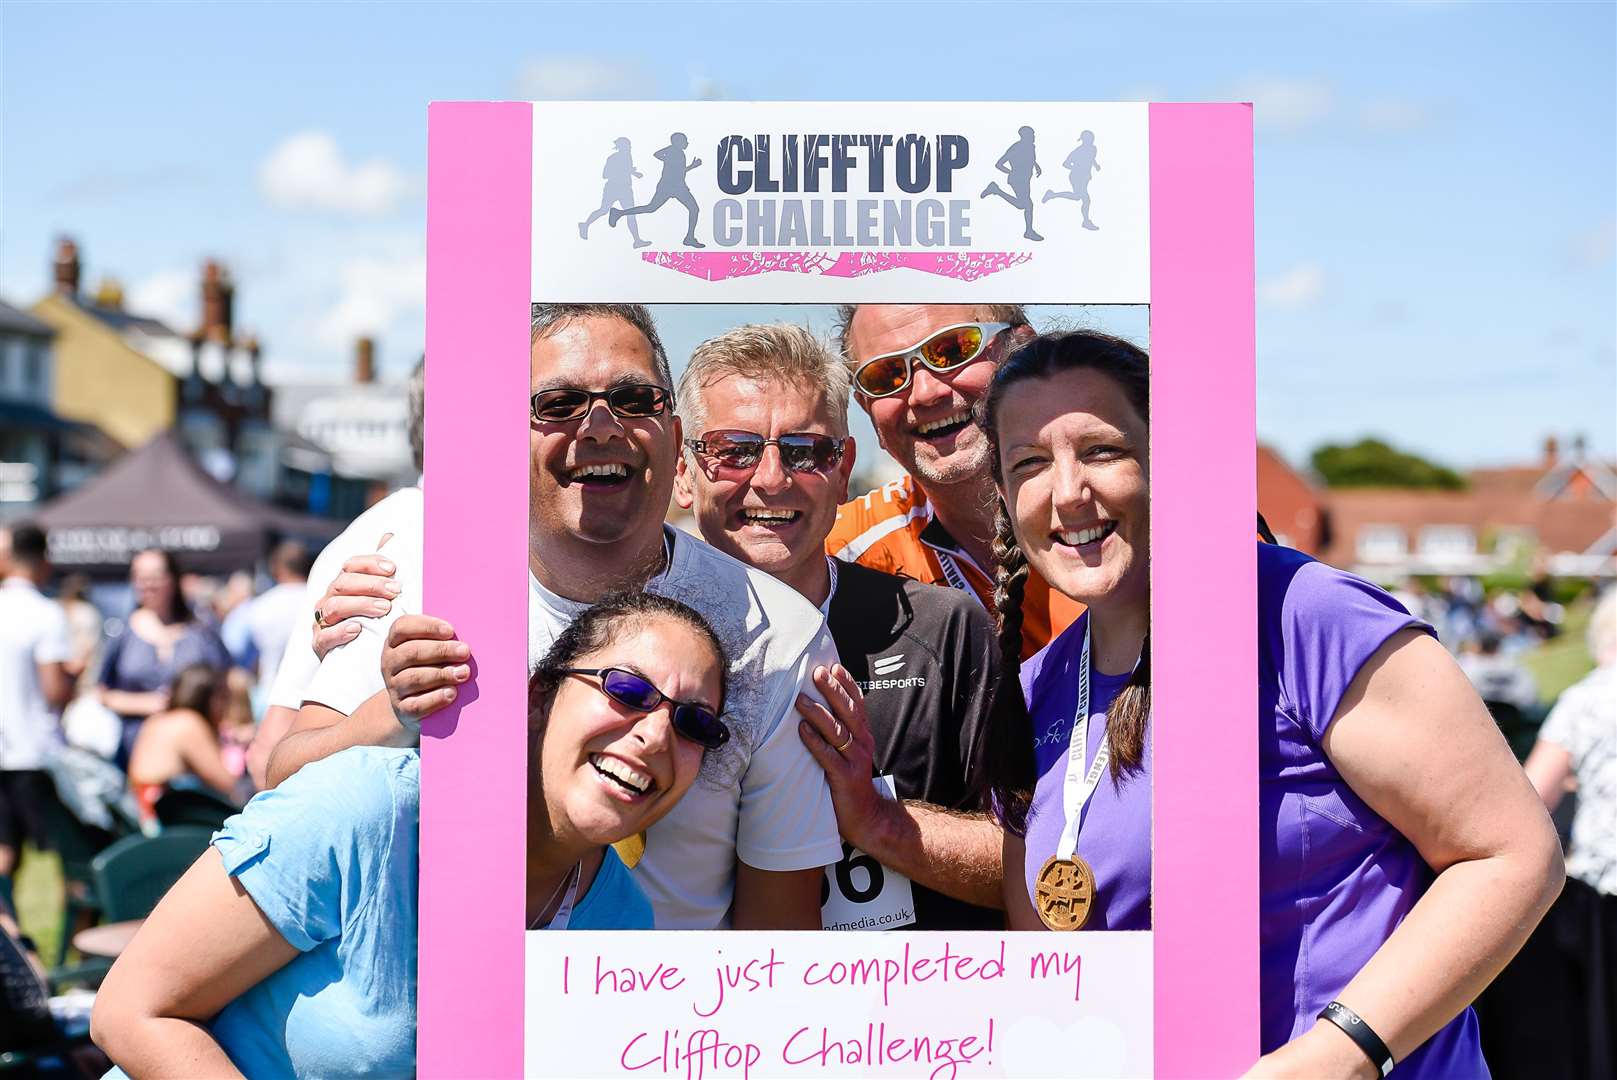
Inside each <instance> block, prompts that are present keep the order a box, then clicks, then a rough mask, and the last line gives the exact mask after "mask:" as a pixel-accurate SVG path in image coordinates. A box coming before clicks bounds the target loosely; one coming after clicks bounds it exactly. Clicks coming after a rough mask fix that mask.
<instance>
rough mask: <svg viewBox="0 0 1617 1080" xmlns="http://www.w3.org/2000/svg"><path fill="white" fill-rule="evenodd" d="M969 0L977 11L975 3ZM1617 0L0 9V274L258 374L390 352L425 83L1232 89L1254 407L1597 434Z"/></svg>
mask: <svg viewBox="0 0 1617 1080" xmlns="http://www.w3.org/2000/svg"><path fill="white" fill-rule="evenodd" d="M990 16H991V19H990ZM1614 43H1617V6H1614V5H1611V4H1605V3H1589V4H1547V3H1540V4H1532V5H1527V4H1520V5H1517V4H1483V3H1476V4H1472V3H1416V4H1362V5H1360V4H1355V5H1347V4H1340V5H1294V6H1288V5H1281V4H1263V5H1214V4H1197V5H1172V4H1151V5H1130V6H1112V5H1086V6H1067V5H1054V4H1039V5H1016V4H1011V3H1000V4H995V5H991V6H985V5H983V4H981V3H970V4H960V5H953V4H945V3H926V4H886V5H884V4H879V3H871V2H860V3H851V4H821V5H815V6H809V5H798V4H792V5H786V4H765V3H755V4H748V5H731V4H713V5H692V4H676V3H660V4H647V5H640V4H621V5H608V4H596V5H588V6H586V5H573V4H553V5H552V4H547V5H532V6H518V5H514V4H501V5H487V6H484V5H472V4H456V5H452V6H450V5H427V4H413V5H388V4H367V5H340V4H320V5H314V4H281V5H252V4H230V5H225V4H213V5H201V4H184V5H181V4H162V5H141V4H128V3H126V4H116V5H114V4H94V5H90V4H84V5H77V4H67V3H54V4H49V5H44V4H29V3H17V2H15V0H13V2H11V3H7V4H5V5H3V6H0V102H3V108H4V112H3V115H0V155H3V156H0V184H3V187H0V296H4V297H5V298H6V299H7V300H10V301H12V302H14V303H22V304H28V303H32V302H33V301H34V300H35V299H37V298H38V297H39V296H40V295H41V294H42V293H43V292H44V291H45V289H46V288H47V287H48V285H49V256H50V252H51V249H52V244H53V240H54V237H55V236H56V235H58V234H60V233H64V232H65V233H69V234H71V235H73V236H74V237H76V238H77V239H78V241H79V243H80V246H81V248H82V250H83V253H84V261H85V273H86V278H87V285H89V286H90V287H93V286H94V285H95V284H96V283H97V282H98V281H99V280H100V278H101V277H103V276H106V275H111V276H114V277H116V278H117V279H118V280H119V281H120V282H121V283H122V284H123V286H124V288H125V292H126V295H127V296H128V297H129V298H130V301H131V306H136V304H137V303H138V304H139V306H141V307H144V308H147V309H150V310H152V311H153V312H154V313H157V314H160V315H164V316H167V317H169V318H172V319H174V320H175V321H177V322H178V323H180V324H181V325H182V326H184V327H187V328H188V327H189V326H190V325H191V324H193V323H194V322H195V320H196V317H197V314H198V313H197V288H198V286H197V280H198V273H199V270H198V268H199V265H200V263H201V261H202V259H203V258H205V257H207V256H215V257H219V258H221V259H224V260H225V261H227V262H228V263H229V265H230V267H231V269H232V271H233V272H234V275H235V277H236V280H237V301H236V302H237V322H238V324H239V325H241V326H244V327H247V328H251V329H254V330H256V331H257V332H258V333H259V335H260V336H261V337H262V339H263V340H264V342H265V344H266V361H267V363H268V364H269V366H270V370H271V372H272V373H298V374H301V373H306V372H310V371H314V372H324V373H328V374H331V375H333V376H335V375H336V374H337V373H339V372H342V371H345V370H346V369H347V366H348V362H349V361H348V358H349V355H350V352H351V340H352V338H353V337H354V336H355V335H356V334H358V333H362V332H370V333H374V334H376V335H378V336H379V338H380V340H381V348H380V353H381V360H382V363H383V366H384V370H389V371H394V372H397V371H400V370H402V369H404V368H405V367H407V366H408V364H409V363H411V362H412V361H413V359H414V357H415V355H416V354H417V353H418V352H419V349H420V341H421V334H422V310H421V289H422V270H423V260H424V240H423V236H424V226H423V216H424V202H423V197H422V178H423V176H424V173H425V143H426V107H425V106H426V103H427V102H428V101H431V100H440V99H487V98H513V97H518V98H521V97H546V98H551V97H611V98H685V97H725V98H737V99H748V98H757V99H809V100H813V99H825V100H860V99H872V100H882V99H917V100H926V99H934V100H950V99H959V100H971V99H981V100H1001V99H1003V100H1018V99H1033V100H1117V99H1131V100H1133V99H1156V100H1252V101H1254V102H1255V104H1256V114H1255V115H1256V123H1257V126H1258V132H1257V222H1258V294H1259V307H1258V320H1259V321H1258V386H1259V401H1258V417H1259V432H1260V434H1261V435H1262V436H1263V437H1264V438H1265V439H1267V440H1269V441H1270V442H1272V443H1274V444H1275V445H1277V446H1278V447H1279V448H1280V449H1282V451H1283V452H1285V453H1286V454H1287V455H1288V456H1290V457H1291V458H1293V460H1298V459H1300V458H1302V457H1303V456H1304V455H1305V454H1306V452H1307V451H1308V450H1309V449H1311V448H1312V447H1314V446H1316V445H1318V444H1319V443H1321V442H1323V441H1326V440H1332V439H1335V440H1341V439H1350V438H1357V437H1358V436H1360V435H1363V434H1378V435H1381V436H1383V437H1385V438H1387V439H1389V440H1391V441H1392V442H1394V443H1397V444H1399V445H1402V446H1406V447H1410V448H1413V449H1416V450H1419V451H1421V452H1424V453H1427V454H1430V455H1432V456H1435V457H1438V458H1440V459H1442V460H1444V461H1446V462H1450V463H1454V464H1460V465H1470V464H1482V463H1502V462H1511V461H1519V460H1522V459H1527V458H1532V457H1535V456H1536V455H1537V454H1538V452H1539V447H1540V444H1541V442H1542V440H1543V438H1544V436H1545V435H1548V434H1556V435H1558V436H1560V437H1561V439H1562V442H1563V444H1565V443H1566V442H1567V440H1568V439H1569V438H1570V437H1571V436H1573V435H1575V434H1578V433H1583V434H1585V435H1586V436H1587V437H1588V438H1589V440H1590V444H1591V446H1592V447H1593V448H1594V449H1595V450H1596V451H1598V452H1599V453H1601V454H1602V455H1604V456H1607V457H1611V456H1614V455H1617V422H1614V421H1617V344H1614V336H1617V330H1614V327H1617V260H1614V256H1613V248H1614V242H1617V224H1614V205H1617V76H1614V71H1617V63H1614V53H1617V44H1614Z"/></svg>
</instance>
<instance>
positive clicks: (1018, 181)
mask: <svg viewBox="0 0 1617 1080" xmlns="http://www.w3.org/2000/svg"><path fill="white" fill-rule="evenodd" d="M1017 134H1018V135H1020V136H1021V138H1019V139H1017V140H1016V141H1015V142H1014V143H1012V144H1011V145H1010V147H1009V148H1008V149H1007V150H1006V151H1005V152H1004V153H1003V154H1001V155H1000V157H999V160H998V161H996V162H994V168H996V169H998V170H999V171H1000V172H1002V173H1004V174H1005V182H1006V183H1007V184H1009V185H1011V192H1012V193H1014V195H1012V194H1006V192H1005V190H1004V189H1003V188H1001V187H1000V186H999V184H997V183H995V182H994V181H992V180H990V181H989V182H988V186H987V187H985V188H983V193H982V195H981V196H979V198H984V199H986V198H988V196H990V195H998V196H999V197H1000V198H1002V199H1004V200H1005V201H1006V202H1008V203H1010V204H1011V205H1012V206H1014V207H1016V208H1017V209H1018V210H1020V211H1022V221H1023V223H1025V224H1026V225H1027V229H1026V231H1024V232H1023V233H1022V235H1023V236H1025V237H1027V238H1028V239H1029V240H1043V239H1044V237H1042V236H1040V235H1039V234H1038V233H1036V232H1034V231H1033V178H1034V177H1035V176H1042V175H1043V174H1044V170H1043V169H1041V168H1039V163H1038V162H1037V161H1035V160H1034V150H1033V129H1032V128H1030V127H1021V128H1018V129H1017Z"/></svg>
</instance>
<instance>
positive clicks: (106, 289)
mask: <svg viewBox="0 0 1617 1080" xmlns="http://www.w3.org/2000/svg"><path fill="white" fill-rule="evenodd" d="M95 306H96V307H98V308H110V309H112V310H113V311H122V310H123V307H124V287H123V285H122V284H120V283H119V281H118V279H117V278H110V277H109V278H102V279H101V284H100V286H98V287H97V288H96V290H95Z"/></svg>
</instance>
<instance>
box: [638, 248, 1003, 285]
mask: <svg viewBox="0 0 1617 1080" xmlns="http://www.w3.org/2000/svg"><path fill="white" fill-rule="evenodd" d="M640 257H641V258H642V259H644V260H645V261H646V262H648V263H652V264H653V265H656V266H666V267H668V268H669V269H670V270H678V271H679V272H680V273H682V274H689V275H690V276H691V277H698V278H702V279H703V280H704V281H724V280H726V279H727V278H739V277H752V276H754V275H756V274H769V273H775V272H785V273H792V274H823V275H824V276H826V277H841V278H854V277H865V276H867V275H870V274H880V273H883V272H885V271H887V270H900V269H903V270H919V271H921V272H922V273H926V274H937V275H938V276H939V277H947V278H954V279H955V280H956V281H976V280H977V279H978V278H981V277H987V276H988V275H989V274H997V273H999V272H1000V271H1001V270H1005V269H1007V268H1009V267H1012V266H1016V265H1018V264H1020V263H1025V262H1027V261H1028V260H1029V259H1031V258H1033V256H1032V254H1030V253H1029V252H1025V251H969V252H968V251H939V252H931V251H844V252H842V253H841V254H840V255H837V256H835V257H833V256H831V255H830V254H828V253H825V252H813V251H741V252H724V251H647V252H644V253H642V254H641V256H640Z"/></svg>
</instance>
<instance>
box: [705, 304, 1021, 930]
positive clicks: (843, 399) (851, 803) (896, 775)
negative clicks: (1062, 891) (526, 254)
mask: <svg viewBox="0 0 1617 1080" xmlns="http://www.w3.org/2000/svg"><path fill="white" fill-rule="evenodd" d="M848 385H849V376H848V373H847V371H846V370H845V369H844V368H843V366H842V364H841V362H840V361H839V360H838V359H837V358H836V357H835V356H834V355H833V354H832V353H831V351H830V350H829V349H827V348H826V347H825V345H824V344H823V343H821V342H820V341H819V340H818V339H816V338H815V337H814V336H813V335H812V334H811V333H809V332H808V331H807V330H805V329H804V328H802V327H799V326H785V325H781V326H742V327H737V328H735V329H733V330H731V331H728V332H727V333H725V334H722V335H720V336H719V337H716V338H713V339H711V340H709V341H706V342H703V343H702V344H701V345H699V346H698V347H697V348H696V350H695V353H694V354H693V355H692V357H691V362H690V365H689V366H688V367H687V368H686V370H685V374H684V376H683V377H682V378H681V380H680V385H679V392H678V395H677V397H678V400H679V408H680V415H681V418H682V419H683V420H684V422H685V429H686V431H687V432H691V433H694V434H693V435H692V437H689V438H687V439H686V440H685V453H684V455H683V456H682V457H681V458H680V461H679V464H678V473H677V482H676V485H675V498H676V500H677V501H678V502H679V504H680V505H681V506H682V507H685V508H686V509H689V510H691V511H692V512H693V514H694V516H695V518H696V524H697V527H698V528H699V529H700V531H701V533H702V536H703V538H704V539H706V540H707V541H708V542H709V543H711V544H712V545H713V546H715V547H717V548H719V549H720V550H722V551H725V552H726V553H728V554H731V555H734V556H735V557H736V558H738V559H741V560H742V561H743V562H746V563H748V564H749V565H751V566H754V567H756V568H758V569H760V570H763V571H765V572H767V573H769V574H771V575H772V576H774V577H775V578H776V579H778V580H780V581H782V582H784V583H786V584H788V585H790V586H791V587H792V588H794V589H796V590H797V591H798V592H800V593H802V594H803V596H805V597H806V598H807V599H808V600H809V601H810V602H811V603H813V604H815V605H817V606H819V607H820V609H821V610H822V611H824V612H825V613H826V616H827V622H828V625H829V626H830V629H831V635H832V637H833V639H834V640H835V641H836V646H837V652H838V654H839V656H840V658H841V665H840V667H839V668H838V669H837V670H836V671H826V672H819V673H817V675H816V678H817V681H818V682H819V683H820V684H821V690H822V691H823V692H825V693H826V695H827V697H828V699H830V698H831V697H833V696H836V695H844V694H845V695H846V698H847V700H848V701H849V702H852V701H853V700H854V699H858V700H859V701H860V702H861V705H860V706H859V708H858V709H857V710H856V711H854V712H851V713H850V714H849V718H848V721H847V722H846V723H844V722H843V721H842V720H841V719H839V718H838V717H837V716H836V715H833V714H832V713H831V712H829V711H827V710H825V709H824V708H822V707H820V706H818V705H815V704H812V703H808V702H805V703H804V705H803V707H802V710H801V711H803V714H804V717H805V720H804V723H803V725H802V728H801V734H802V737H803V741H804V744H805V745H806V746H808V747H809V749H810V751H811V752H812V753H813V754H814V756H815V758H816V759H817V760H818V761H819V762H820V764H821V766H822V767H824V768H825V770H826V775H827V778H828V779H829V781H830V783H831V794H832V799H833V801H834V803H835V805H836V810H837V822H838V825H839V827H840V829H841V831H842V836H843V840H844V851H843V857H842V859H841V860H840V861H839V862H838V863H837V864H836V865H835V866H832V867H830V868H828V872H827V874H826V888H825V891H824V893H823V895H824V896H825V897H826V898H827V899H828V900H832V902H831V903H829V904H828V905H827V906H826V908H825V913H826V914H825V917H826V923H827V925H828V926H831V925H843V924H847V923H849V922H855V923H863V924H865V925H876V924H879V925H882V926H884V927H887V928H899V927H903V928H909V929H938V930H946V929H994V928H998V927H1000V926H1001V925H1002V924H1003V919H1002V916H1001V913H1000V912H999V911H997V910H993V909H995V908H997V907H998V906H999V893H998V889H999V882H1000V877H1001V858H1000V849H1001V841H1000V836H999V831H998V829H997V828H996V827H995V826H994V824H993V823H992V822H991V821H989V820H988V819H987V818H986V817H985V816H982V815H979V814H974V813H971V812H967V810H966V808H967V807H968V805H969V803H970V794H969V792H968V785H967V772H968V766H969V763H970V760H971V755H972V753H973V750H974V747H975V745H976V743H977V737H978V732H979V731H980V730H981V729H982V725H983V720H984V718H985V716H986V713H987V710H988V707H989V699H990V695H991V693H992V690H993V687H994V685H995V684H996V682H997V678H998V654H997V651H996V649H995V645H994V635H993V629H992V627H991V625H990V624H989V620H988V617H987V615H986V613H985V612H984V611H983V609H982V608H981V606H980V605H978V604H977V603H976V601H975V600H973V599H971V598H969V597H965V596H962V595H960V594H959V593H956V592H954V591H952V590H949V589H941V588H937V587H935V586H932V585H925V584H922V583H920V582H917V581H913V580H910V579H907V578H901V577H897V576H895V575H892V574H887V573H882V572H879V571H875V570H870V569H867V568H866V567H863V566H858V565H844V564H840V563H837V562H835V561H833V560H831V559H830V558H828V557H827V556H826V553H825V537H826V533H827V531H828V530H829V529H830V527H831V524H832V522H833V521H834V520H835V516H836V512H837V504H838V503H839V502H840V501H841V500H842V499H843V498H845V497H846V495H847V485H848V477H849V475H850V473H851V472H852V469H853V464H854V457H855V445H854V440H853V439H852V438H850V437H849V436H848V434H847V423H848V420H847V408H848V405H847V403H848ZM844 680H845V682H844ZM839 683H840V684H841V685H839ZM847 683H852V684H854V688H849V687H848V686H847V685H846V684H847ZM876 776H879V777H885V778H887V780H888V781H889V782H890V783H891V784H892V787H893V791H894V793H895V794H896V796H897V798H896V799H884V798H882V797H880V795H879V794H878V793H877V790H876V788H875V787H874V786H873V785H872V779H873V777H876ZM856 870H857V871H860V873H858V874H855V871H856ZM834 894H840V895H841V899H840V900H833V895H834ZM855 915H857V918H854V917H853V916H855Z"/></svg>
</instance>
